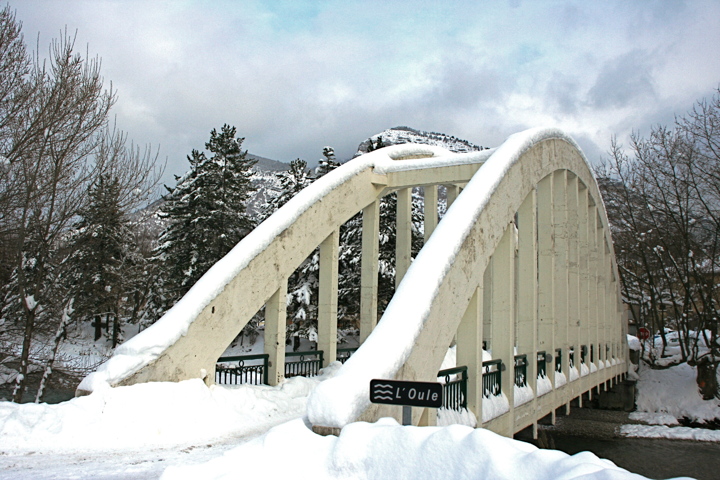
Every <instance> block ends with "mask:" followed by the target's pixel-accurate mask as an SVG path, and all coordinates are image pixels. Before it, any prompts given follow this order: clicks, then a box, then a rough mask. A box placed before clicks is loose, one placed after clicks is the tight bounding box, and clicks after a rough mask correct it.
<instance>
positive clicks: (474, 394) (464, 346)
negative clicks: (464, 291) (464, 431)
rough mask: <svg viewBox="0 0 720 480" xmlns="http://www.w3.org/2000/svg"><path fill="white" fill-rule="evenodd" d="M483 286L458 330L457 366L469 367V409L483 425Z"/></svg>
mask: <svg viewBox="0 0 720 480" xmlns="http://www.w3.org/2000/svg"><path fill="white" fill-rule="evenodd" d="M482 289H483V287H482V285H480V286H479V287H478V288H476V289H475V291H474V293H473V295H472V298H470V303H468V307H467V309H466V310H465V314H464V315H463V317H462V320H461V321H460V325H459V326H458V330H457V336H456V338H457V347H456V355H457V357H456V358H457V364H458V365H466V366H467V367H468V383H467V408H468V410H469V411H471V412H472V413H473V414H474V415H475V417H476V418H477V419H478V424H481V423H482V397H483V386H482V361H483V359H482V340H483V322H482V311H483V306H482V300H483V294H482Z"/></svg>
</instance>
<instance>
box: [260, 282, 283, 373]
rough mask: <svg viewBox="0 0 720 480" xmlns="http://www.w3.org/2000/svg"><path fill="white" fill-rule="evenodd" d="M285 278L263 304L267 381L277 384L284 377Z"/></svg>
mask: <svg viewBox="0 0 720 480" xmlns="http://www.w3.org/2000/svg"><path fill="white" fill-rule="evenodd" d="M286 306H287V279H285V281H283V282H281V283H280V288H278V289H277V291H276V292H275V293H274V294H273V295H272V296H271V297H270V300H268V302H267V304H266V305H265V353H267V354H268V383H269V384H270V385H277V384H279V383H281V382H282V381H283V379H284V378H285V331H286V328H287V326H286Z"/></svg>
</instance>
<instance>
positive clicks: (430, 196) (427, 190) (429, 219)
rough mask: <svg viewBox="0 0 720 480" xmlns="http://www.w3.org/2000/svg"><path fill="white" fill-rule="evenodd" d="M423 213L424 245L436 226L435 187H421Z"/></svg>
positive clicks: (436, 204)
mask: <svg viewBox="0 0 720 480" xmlns="http://www.w3.org/2000/svg"><path fill="white" fill-rule="evenodd" d="M423 196H424V204H425V206H424V212H425V228H424V232H425V239H424V241H425V243H427V241H428V239H429V238H430V235H432V233H433V232H434V231H435V227H437V224H438V190H437V185H425V186H424V187H423Z"/></svg>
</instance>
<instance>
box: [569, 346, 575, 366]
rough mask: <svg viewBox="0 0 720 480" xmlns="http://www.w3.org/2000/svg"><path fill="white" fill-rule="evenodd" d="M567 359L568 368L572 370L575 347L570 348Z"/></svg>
mask: <svg viewBox="0 0 720 480" xmlns="http://www.w3.org/2000/svg"><path fill="white" fill-rule="evenodd" d="M568 358H569V360H568V363H569V365H570V368H571V369H572V368H574V367H575V347H570V352H569V355H568Z"/></svg>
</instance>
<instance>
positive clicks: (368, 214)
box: [360, 200, 380, 343]
mask: <svg viewBox="0 0 720 480" xmlns="http://www.w3.org/2000/svg"><path fill="white" fill-rule="evenodd" d="M362 222H363V224H362V256H361V260H360V262H361V266H360V343H363V342H364V341H365V339H366V338H367V337H368V335H370V332H372V331H373V329H374V328H375V325H377V295H378V255H379V245H378V236H379V232H380V202H379V201H378V200H375V201H374V202H373V203H371V204H370V205H368V206H367V207H365V208H364V209H363V214H362Z"/></svg>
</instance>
